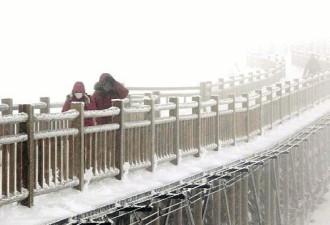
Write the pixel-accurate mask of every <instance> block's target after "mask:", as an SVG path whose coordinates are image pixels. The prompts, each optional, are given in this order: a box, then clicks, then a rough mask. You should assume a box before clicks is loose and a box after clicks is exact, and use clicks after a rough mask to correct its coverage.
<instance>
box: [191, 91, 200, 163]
mask: <svg viewBox="0 0 330 225" xmlns="http://www.w3.org/2000/svg"><path fill="white" fill-rule="evenodd" d="M192 101H195V102H197V103H198V107H196V108H193V109H192V113H193V114H196V115H197V116H198V117H197V122H196V132H195V135H194V139H195V140H196V145H197V149H198V153H197V154H196V157H200V156H201V150H202V140H201V139H202V127H201V126H202V124H201V111H202V104H201V103H202V101H201V97H200V96H193V97H192Z"/></svg>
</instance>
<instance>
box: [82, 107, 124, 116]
mask: <svg viewBox="0 0 330 225" xmlns="http://www.w3.org/2000/svg"><path fill="white" fill-rule="evenodd" d="M119 113H120V109H119V108H117V107H110V108H108V109H103V110H85V111H84V117H85V118H97V117H104V116H116V115H119Z"/></svg>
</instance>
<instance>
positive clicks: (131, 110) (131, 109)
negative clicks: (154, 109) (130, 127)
mask: <svg viewBox="0 0 330 225" xmlns="http://www.w3.org/2000/svg"><path fill="white" fill-rule="evenodd" d="M150 110H151V107H150V105H143V106H139V107H129V108H125V109H124V111H125V113H146V112H150Z"/></svg>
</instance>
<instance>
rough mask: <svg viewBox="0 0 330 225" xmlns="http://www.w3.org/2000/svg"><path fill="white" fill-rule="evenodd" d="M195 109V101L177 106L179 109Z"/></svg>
mask: <svg viewBox="0 0 330 225" xmlns="http://www.w3.org/2000/svg"><path fill="white" fill-rule="evenodd" d="M196 107H198V103H197V102H195V101H192V102H188V103H180V104H179V109H187V108H196Z"/></svg>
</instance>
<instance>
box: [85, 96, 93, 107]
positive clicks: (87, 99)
mask: <svg viewBox="0 0 330 225" xmlns="http://www.w3.org/2000/svg"><path fill="white" fill-rule="evenodd" d="M84 102H85V105H86V106H87V105H88V104H89V103H91V100H90V98H89V97H88V95H87V94H84Z"/></svg>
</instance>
